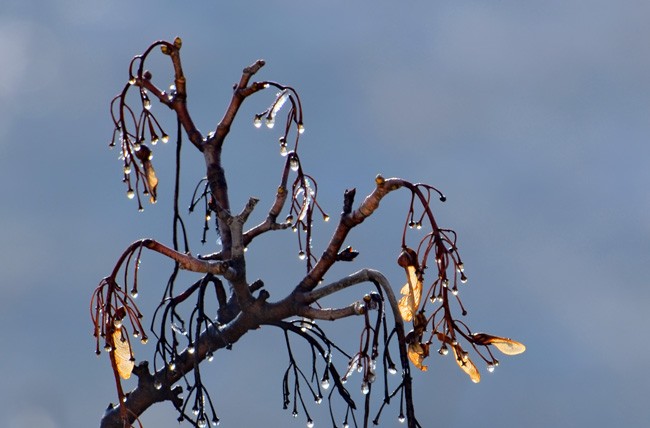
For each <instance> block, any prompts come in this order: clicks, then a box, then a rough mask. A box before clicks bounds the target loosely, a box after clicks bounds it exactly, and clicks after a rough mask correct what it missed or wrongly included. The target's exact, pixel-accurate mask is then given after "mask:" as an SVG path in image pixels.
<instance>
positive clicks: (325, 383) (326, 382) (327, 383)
mask: <svg viewBox="0 0 650 428" xmlns="http://www.w3.org/2000/svg"><path fill="white" fill-rule="evenodd" d="M320 386H321V387H322V388H323V389H328V388H329V387H330V380H329V379H328V378H324V379H323V380H321V381H320Z"/></svg>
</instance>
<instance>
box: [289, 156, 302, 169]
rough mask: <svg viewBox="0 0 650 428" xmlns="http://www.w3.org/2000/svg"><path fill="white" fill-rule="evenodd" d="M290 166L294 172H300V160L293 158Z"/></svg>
mask: <svg viewBox="0 0 650 428" xmlns="http://www.w3.org/2000/svg"><path fill="white" fill-rule="evenodd" d="M289 166H290V167H291V170H292V171H298V168H300V162H299V161H298V158H297V157H295V156H293V157H292V158H291V160H290V161H289Z"/></svg>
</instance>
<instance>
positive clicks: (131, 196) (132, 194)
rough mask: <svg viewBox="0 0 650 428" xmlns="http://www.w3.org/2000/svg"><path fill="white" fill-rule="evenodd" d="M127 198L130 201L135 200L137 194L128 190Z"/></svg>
mask: <svg viewBox="0 0 650 428" xmlns="http://www.w3.org/2000/svg"><path fill="white" fill-rule="evenodd" d="M126 197H127V198H129V199H133V198H135V192H134V191H133V189H129V190H127V192H126Z"/></svg>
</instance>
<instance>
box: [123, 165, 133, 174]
mask: <svg viewBox="0 0 650 428" xmlns="http://www.w3.org/2000/svg"><path fill="white" fill-rule="evenodd" d="M124 173H125V174H131V165H124Z"/></svg>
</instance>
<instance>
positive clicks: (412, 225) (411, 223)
mask: <svg viewBox="0 0 650 428" xmlns="http://www.w3.org/2000/svg"><path fill="white" fill-rule="evenodd" d="M414 227H415V222H414V221H409V228H411V229H413V228H414Z"/></svg>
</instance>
